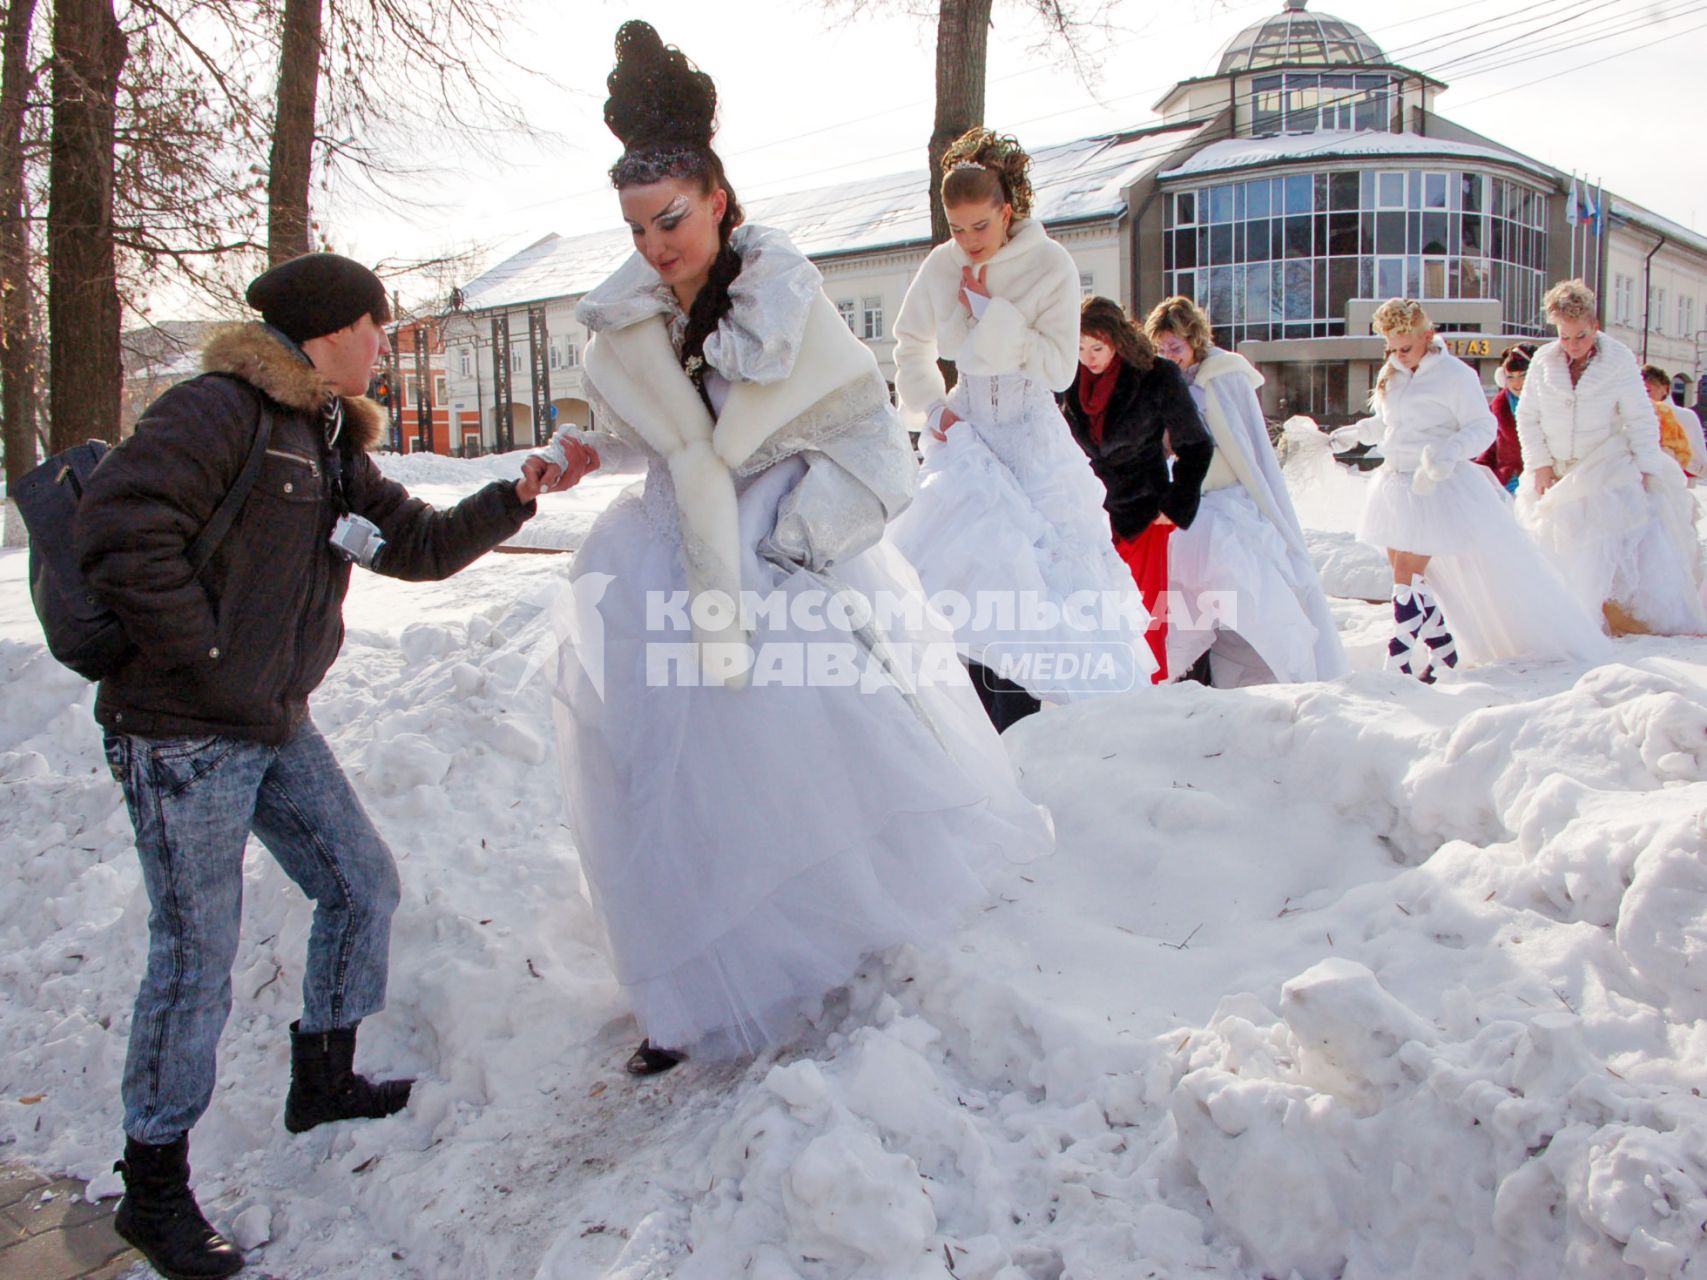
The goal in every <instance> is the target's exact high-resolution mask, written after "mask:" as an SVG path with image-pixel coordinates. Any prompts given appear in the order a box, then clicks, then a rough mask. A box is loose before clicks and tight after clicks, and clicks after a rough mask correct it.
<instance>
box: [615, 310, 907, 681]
mask: <svg viewBox="0 0 1707 1280" xmlns="http://www.w3.org/2000/svg"><path fill="white" fill-rule="evenodd" d="M586 370H587V378H588V380H589V381H590V382H591V384H592V389H593V391H594V393H595V394H596V395H597V396H598V399H599V401H600V402H602V403H603V405H604V406H605V408H606V411H607V412H606V416H607V417H608V418H611V419H614V420H615V421H616V422H617V423H620V424H621V425H622V427H623V428H624V429H626V431H627V432H629V433H630V434H632V435H633V436H635V437H637V438H638V439H640V440H641V441H643V442H644V443H645V444H646V445H647V446H648V447H649V448H651V449H652V450H654V451H655V452H656V453H658V454H659V455H660V456H661V457H663V459H664V461H665V462H666V463H667V464H668V466H669V470H670V477H671V480H672V481H673V482H674V485H675V492H676V508H677V519H678V526H679V528H680V530H681V534H682V564H683V568H684V569H685V570H686V573H687V578H688V586H689V590H690V591H691V592H692V593H693V594H694V596H695V597H698V596H700V595H702V594H709V593H722V595H723V598H724V599H725V600H727V601H730V602H733V601H736V600H738V599H739V593H740V590H741V545H740V539H739V514H738V507H737V504H736V492H735V473H736V472H737V471H739V470H740V469H741V467H742V466H743V465H744V464H745V463H746V462H747V461H748V460H749V459H751V458H752V457H753V456H754V454H756V453H758V451H759V450H760V449H762V448H763V447H764V445H765V444H766V443H767V442H768V441H770V440H771V439H772V438H773V437H775V436H776V435H777V433H778V432H780V431H782V430H783V429H784V428H786V427H788V426H789V424H791V423H793V422H796V421H797V420H799V419H800V418H801V417H802V416H803V415H804V414H806V413H807V412H808V411H809V410H811V409H812V408H813V407H814V406H815V405H817V404H819V403H820V402H821V401H823V400H824V398H825V397H826V396H827V395H829V394H830V393H832V392H835V391H837V390H838V389H840V388H842V387H845V386H847V385H849V384H850V383H853V382H855V381H856V380H858V379H861V378H868V379H870V380H872V381H874V382H876V383H877V384H878V386H879V387H881V385H882V383H881V375H880V374H879V373H878V370H877V361H876V359H875V358H874V357H873V356H872V354H871V352H870V350H869V349H868V348H867V347H866V345H865V344H864V343H863V342H861V341H860V340H859V339H858V338H856V337H854V336H853V334H852V333H851V332H850V331H849V329H848V327H847V325H846V324H844V323H843V322H842V319H841V317H840V316H839V315H838V314H837V312H836V309H835V307H834V306H832V305H831V304H830V301H829V299H827V298H826V297H824V295H823V293H822V291H819V292H818V293H817V294H816V296H815V298H814V305H813V306H812V307H811V309H810V310H809V312H808V314H807V317H806V323H805V325H804V329H803V331H802V332H801V334H800V335H799V338H798V353H797V355H796V357H795V359H794V360H793V361H792V369H791V373H790V375H789V376H788V377H787V378H785V379H783V380H782V381H780V382H772V383H769V384H761V383H757V382H735V383H732V384H731V385H730V388H729V398H728V399H727V400H726V401H725V402H724V406H723V412H722V414H721V415H720V416H719V417H718V419H717V420H716V421H713V419H712V416H711V414H710V413H709V412H708V411H707V410H706V407H705V404H704V402H703V401H701V399H700V397H699V393H698V392H697V391H696V390H695V389H694V386H693V383H692V382H691V381H689V379H688V376H687V374H685V373H684V372H683V371H682V368H681V366H680V365H679V364H678V363H677V362H676V357H675V348H674V347H673V346H671V344H670V336H669V330H668V326H667V322H666V321H665V320H664V318H663V317H662V316H661V315H653V316H651V317H648V318H646V319H644V320H641V321H638V322H636V323H634V324H629V325H625V326H622V327H620V328H611V329H606V330H605V331H604V332H602V333H600V334H599V335H598V336H597V337H595V338H594V339H593V341H592V343H591V344H590V345H589V346H588V348H587V364H586ZM735 612H736V611H734V610H730V611H728V614H727V616H726V617H725V619H724V621H723V622H722V623H721V624H716V623H714V622H713V621H712V620H711V615H710V614H709V613H708V614H707V615H705V616H704V617H702V616H701V615H700V613H699V612H698V611H697V610H696V612H695V616H694V633H695V635H696V636H697V638H698V639H699V640H700V642H701V643H702V644H707V645H723V646H745V645H746V644H747V643H748V642H749V641H750V639H751V637H750V636H749V635H748V634H747V632H746V630H745V629H744V628H743V627H742V626H741V623H740V621H739V619H738V618H737V617H736V616H735ZM723 652H725V653H728V652H731V650H730V649H728V648H725V649H724V650H723ZM724 679H725V683H727V684H730V685H732V686H739V685H740V684H742V683H743V682H744V680H745V668H742V669H741V670H740V671H737V672H733V673H731V674H729V675H727V676H725V677H724Z"/></svg>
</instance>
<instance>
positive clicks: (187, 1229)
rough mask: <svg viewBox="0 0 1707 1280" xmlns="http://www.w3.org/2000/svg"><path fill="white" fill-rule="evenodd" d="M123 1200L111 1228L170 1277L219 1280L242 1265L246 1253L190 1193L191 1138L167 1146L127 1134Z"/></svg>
mask: <svg viewBox="0 0 1707 1280" xmlns="http://www.w3.org/2000/svg"><path fill="white" fill-rule="evenodd" d="M113 1169H114V1171H115V1172H117V1173H121V1174H123V1175H124V1199H123V1200H121V1201H119V1209H118V1213H117V1214H115V1215H114V1216H113V1228H114V1230H116V1231H117V1232H118V1233H119V1235H120V1236H122V1237H123V1238H124V1239H125V1240H127V1241H129V1242H130V1243H131V1244H132V1245H134V1246H135V1247H136V1248H138V1249H140V1250H141V1251H142V1256H143V1257H145V1258H147V1259H148V1261H149V1264H150V1265H151V1266H152V1267H153V1268H154V1269H155V1270H156V1271H158V1272H159V1273H160V1274H161V1275H163V1276H165V1277H166V1280H216V1278H217V1277H220V1276H234V1275H236V1274H237V1273H238V1272H239V1271H241V1270H242V1269H243V1255H242V1254H241V1253H239V1252H238V1251H237V1246H236V1245H234V1244H232V1243H231V1241H229V1240H227V1239H226V1238H225V1237H224V1236H222V1235H220V1234H219V1232H217V1231H215V1230H214V1229H213V1228H212V1227H211V1226H209V1225H208V1221H207V1219H206V1218H204V1217H202V1211H201V1209H200V1208H199V1207H197V1205H196V1198H195V1197H194V1196H193V1195H191V1194H190V1139H189V1135H188V1134H185V1135H184V1136H183V1137H181V1138H179V1139H178V1140H177V1141H176V1142H173V1143H170V1144H168V1145H166V1146H163V1147H157V1146H151V1145H149V1144H148V1143H146V1142H138V1141H137V1140H136V1139H135V1138H126V1139H125V1144H124V1159H123V1160H120V1161H119V1162H118V1163H117V1164H115V1165H114V1166H113Z"/></svg>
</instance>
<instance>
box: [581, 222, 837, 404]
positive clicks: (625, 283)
mask: <svg viewBox="0 0 1707 1280" xmlns="http://www.w3.org/2000/svg"><path fill="white" fill-rule="evenodd" d="M729 243H730V245H731V247H733V248H734V250H735V252H736V253H737V254H738V255H739V256H740V259H741V270H740V272H739V273H738V274H737V275H736V277H735V279H734V280H733V281H732V282H731V283H730V285H729V300H730V303H731V306H730V309H729V314H728V315H726V316H724V317H723V319H722V320H720V321H718V324H717V328H716V329H715V330H713V331H712V332H711V333H710V334H708V335H707V337H706V339H705V362H706V363H707V364H708V365H710V366H711V367H712V368H713V369H715V370H717V372H719V373H721V374H722V375H723V376H724V377H725V378H727V379H729V381H731V382H762V383H769V382H781V381H782V380H783V379H785V378H787V377H788V375H789V374H790V373H791V372H793V370H794V361H795V359H796V357H797V356H798V354H799V351H800V342H801V340H802V338H801V335H802V334H803V333H804V331H805V329H806V324H807V318H808V316H809V315H810V314H811V312H812V309H813V307H814V306H815V305H816V303H817V300H818V297H819V294H820V292H821V286H822V285H823V283H824V277H823V276H822V275H821V274H820V273H819V271H818V268H817V267H815V266H813V265H812V262H811V260H810V259H809V258H807V257H805V256H804V255H803V254H802V253H801V252H800V250H798V249H796V248H795V247H794V245H793V244H792V243H791V242H790V240H789V238H788V237H787V236H786V235H784V234H783V233H782V232H781V231H777V230H774V229H773V228H770V227H761V226H757V225H755V224H753V223H743V224H742V225H741V226H739V227H736V228H735V231H734V234H733V235H731V236H730V238H729ZM660 315H661V316H663V317H664V318H665V320H666V321H668V322H671V323H672V324H673V325H674V326H677V327H675V328H674V329H673V333H674V336H675V338H676V340H677V341H678V342H679V340H680V331H681V327H685V325H686V323H687V321H686V317H685V316H683V315H682V313H681V309H680V307H679V306H678V305H677V304H676V295H675V293H674V291H672V290H671V288H670V287H669V286H668V285H666V284H665V283H664V282H663V281H662V280H660V279H659V278H658V273H657V272H656V271H654V270H653V269H652V266H651V264H650V263H648V262H647V261H646V259H645V258H643V257H641V256H640V254H638V253H636V254H633V255H631V256H630V257H629V259H628V260H627V261H626V262H624V263H623V264H622V266H620V267H618V268H617V270H616V271H615V272H614V273H613V274H612V275H611V276H610V277H609V278H608V279H606V280H605V281H604V282H603V283H601V284H599V285H598V286H597V287H595V288H594V289H593V290H592V291H591V292H589V293H588V294H587V296H586V297H584V298H582V299H581V301H580V303H579V304H577V306H576V308H575V318H576V319H577V320H579V321H580V322H581V323H582V324H584V325H586V326H587V328H588V330H590V331H591V332H593V333H595V334H597V333H606V332H611V331H614V330H617V329H624V328H627V327H629V326H631V325H635V324H638V323H640V322H641V321H642V320H648V319H650V318H652V317H653V316H660Z"/></svg>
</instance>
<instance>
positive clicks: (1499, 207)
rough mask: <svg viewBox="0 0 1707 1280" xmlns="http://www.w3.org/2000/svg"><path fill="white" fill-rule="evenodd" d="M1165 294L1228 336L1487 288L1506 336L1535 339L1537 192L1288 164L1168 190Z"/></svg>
mask: <svg viewBox="0 0 1707 1280" xmlns="http://www.w3.org/2000/svg"><path fill="white" fill-rule="evenodd" d="M1166 208H1167V212H1168V219H1169V221H1168V229H1167V231H1166V232H1165V235H1164V241H1163V252H1164V255H1165V262H1164V267H1165V269H1166V271H1167V275H1168V282H1169V290H1170V292H1174V293H1183V294H1186V295H1187V296H1189V297H1193V298H1195V299H1197V301H1198V303H1199V304H1201V305H1202V306H1204V307H1205V308H1206V309H1207V310H1208V311H1209V316H1210V319H1211V320H1212V321H1213V322H1214V324H1215V328H1216V333H1217V340H1218V341H1220V342H1222V343H1224V344H1226V345H1228V346H1233V345H1236V344H1237V343H1239V342H1244V341H1252V340H1255V341H1266V340H1270V339H1276V338H1325V337H1330V336H1336V335H1341V334H1344V333H1345V331H1346V319H1345V317H1346V304H1347V303H1348V302H1350V301H1351V300H1352V299H1353V298H1390V297H1399V296H1404V297H1413V298H1423V299H1429V298H1498V299H1500V300H1501V301H1502V302H1503V303H1504V313H1505V320H1504V325H1505V329H1506V331H1507V332H1511V333H1523V334H1534V335H1536V336H1542V335H1543V333H1544V331H1543V329H1542V325H1541V315H1540V309H1541V295H1542V293H1543V292H1544V291H1545V274H1546V265H1547V231H1546V225H1547V197H1546V195H1545V194H1544V193H1542V192H1541V191H1538V190H1535V189H1534V188H1531V187H1527V186H1524V185H1523V184H1521V183H1518V182H1514V181H1512V180H1510V179H1507V178H1502V177H1497V176H1494V175H1491V174H1481V173H1466V172H1462V171H1457V170H1435V169H1368V170H1350V171H1346V172H1338V173H1291V174H1286V175H1284V176H1281V177H1276V178H1259V179H1256V180H1254V181H1249V182H1229V183H1223V184H1219V185H1214V186H1205V187H1197V188H1193V189H1191V190H1184V191H1176V192H1173V193H1172V199H1170V200H1169V201H1167V203H1166Z"/></svg>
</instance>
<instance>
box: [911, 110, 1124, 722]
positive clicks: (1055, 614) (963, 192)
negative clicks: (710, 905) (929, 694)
mask: <svg viewBox="0 0 1707 1280" xmlns="http://www.w3.org/2000/svg"><path fill="white" fill-rule="evenodd" d="M1029 163H1030V161H1029V158H1028V157H1027V156H1026V154H1025V152H1024V151H1023V150H1021V149H1020V146H1019V144H1018V143H1017V142H1015V141H1014V140H1013V139H1012V138H1004V137H1000V136H998V135H996V134H992V133H990V132H988V131H987V130H983V129H974V130H972V131H970V132H969V133H967V134H965V135H964V136H962V137H961V138H960V139H959V140H957V141H956V142H955V143H954V145H953V146H951V147H950V148H949V150H948V152H947V154H946V155H945V156H944V157H943V179H942V199H943V205H944V208H945V210H946V212H947V214H948V221H949V228H950V230H951V231H952V232H953V237H954V238H953V239H952V240H949V241H948V242H946V243H944V244H940V245H938V246H937V247H936V248H935V249H933V250H932V251H931V253H930V256H929V257H927V258H926V259H925V261H924V264H923V265H922V266H921V267H920V268H919V273H918V275H917V276H916V277H915V278H914V280H913V283H912V286H911V287H910V288H909V289H908V290H907V296H906V299H905V300H904V301H903V302H902V303H901V312H900V315H899V316H898V317H897V319H896V322H895V389H896V392H897V394H898V396H899V398H900V401H901V409H902V414H903V417H904V419H905V420H906V421H907V423H908V425H909V426H910V427H915V428H918V429H921V444H922V446H923V451H924V468H923V471H922V473H921V479H920V485H919V495H918V497H917V499H916V500H915V501H914V503H913V505H912V507H911V508H910V509H909V510H908V511H907V512H906V513H905V514H903V515H902V517H901V518H900V519H899V520H897V521H896V523H895V526H894V530H893V536H894V538H895V542H896V545H898V546H899V547H900V548H901V550H902V551H904V552H905V553H906V555H907V557H908V559H910V560H911V561H912V562H913V564H914V566H915V567H916V568H917V569H918V571H919V577H920V579H921V580H922V581H923V583H924V585H925V589H926V591H928V592H929V593H930V594H931V596H932V599H933V602H936V603H938V604H939V605H943V606H944V612H945V614H948V615H949V620H950V622H951V623H952V624H953V626H954V632H955V639H956V641H957V643H958V644H959V646H960V650H961V653H962V655H963V656H964V657H965V658H966V659H967V660H968V661H969V662H970V663H971V664H973V666H974V678H975V681H977V682H978V683H979V687H980V690H981V692H985V693H986V694H988V692H989V691H990V690H991V689H996V690H999V691H1001V692H1002V693H1004V694H1013V693H1014V692H1015V690H1014V686H1019V687H1020V690H1019V692H1018V699H1019V701H1020V704H1021V705H1020V706H1019V708H1018V712H1019V713H1023V712H1024V711H1025V710H1034V709H1035V707H1036V703H1035V702H1034V701H1031V699H1037V698H1048V699H1050V700H1052V701H1058V702H1064V701H1071V700H1073V699H1076V698H1081V697H1085V696H1089V695H1094V694H1102V693H1115V692H1121V691H1125V690H1129V689H1136V688H1143V687H1145V686H1147V685H1148V683H1149V677H1150V673H1151V672H1152V671H1154V670H1155V669H1156V660H1155V658H1154V657H1152V656H1151V654H1150V652H1149V649H1148V647H1147V646H1146V645H1145V644H1144V642H1143V634H1144V631H1145V628H1146V627H1147V625H1148V623H1149V620H1150V619H1149V614H1148V613H1147V612H1146V611H1145V609H1144V605H1143V601H1142V599H1141V598H1140V596H1139V594H1138V591H1137V588H1136V585H1135V584H1134V583H1133V581H1132V575H1131V573H1130V572H1129V571H1128V570H1127V568H1126V566H1125V564H1124V563H1122V561H1121V559H1120V557H1119V555H1118V554H1117V553H1116V551H1115V549H1114V542H1113V538H1112V537H1111V535H1110V532H1109V523H1108V514H1107V512H1106V511H1104V510H1103V500H1104V498H1105V497H1106V492H1105V490H1104V489H1103V485H1102V482H1101V481H1100V480H1098V479H1097V477H1096V474H1095V472H1093V471H1092V470H1091V465H1090V462H1089V460H1088V459H1087V458H1086V457H1085V455H1084V453H1083V451H1082V450H1080V448H1079V447H1078V445H1077V444H1075V443H1074V442H1073V436H1072V433H1071V431H1070V430H1069V429H1068V426H1067V423H1066V421H1065V420H1064V419H1063V418H1062V417H1061V412H1060V410H1059V409H1058V408H1057V407H1056V404H1055V397H1054V393H1055V392H1057V391H1062V390H1065V389H1066V388H1067V387H1068V386H1069V385H1071V383H1072V381H1073V378H1074V376H1075V375H1076V374H1077V372H1078V365H1079V354H1078V353H1079V295H1080V290H1079V271H1078V267H1077V266H1076V265H1075V264H1074V262H1073V258H1072V255H1071V254H1069V253H1068V252H1067V251H1066V250H1065V249H1064V248H1062V247H1061V246H1060V245H1059V244H1057V243H1056V242H1055V241H1053V240H1051V239H1050V238H1049V236H1048V234H1047V233H1046V232H1045V231H1044V229H1043V224H1042V223H1041V222H1038V221H1036V220H1033V219H1030V218H1028V217H1027V214H1028V213H1029V212H1030V207H1031V189H1030V186H1029V184H1028V183H1027V181H1026V178H1025V171H1026V168H1027V166H1028V165H1029ZM939 356H940V357H942V358H944V359H948V360H953V361H954V362H955V367H956V369H957V370H958V374H959V381H958V382H957V383H956V384H955V387H954V390H953V391H952V392H950V391H948V390H947V389H946V387H945V385H944V382H943V377H942V373H941V370H940V369H939V368H938V366H937V359H938V357H939ZM945 602H946V603H945ZM979 668H983V669H982V670H980V669H979ZM1026 695H1030V697H1029V698H1027V697H1026ZM990 701H991V700H990V699H989V697H988V696H986V704H987V705H989V704H990ZM1028 702H1029V706H1026V705H1025V704H1026V703H1028ZM1009 705H1011V704H1009ZM992 714H993V715H995V716H998V717H999V718H998V721H997V727H998V728H1005V727H1006V724H1005V723H1004V722H1003V721H1005V720H1008V719H1009V718H1010V717H1011V718H1017V714H1015V713H1014V712H1012V711H1009V710H1007V709H1006V707H992Z"/></svg>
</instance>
